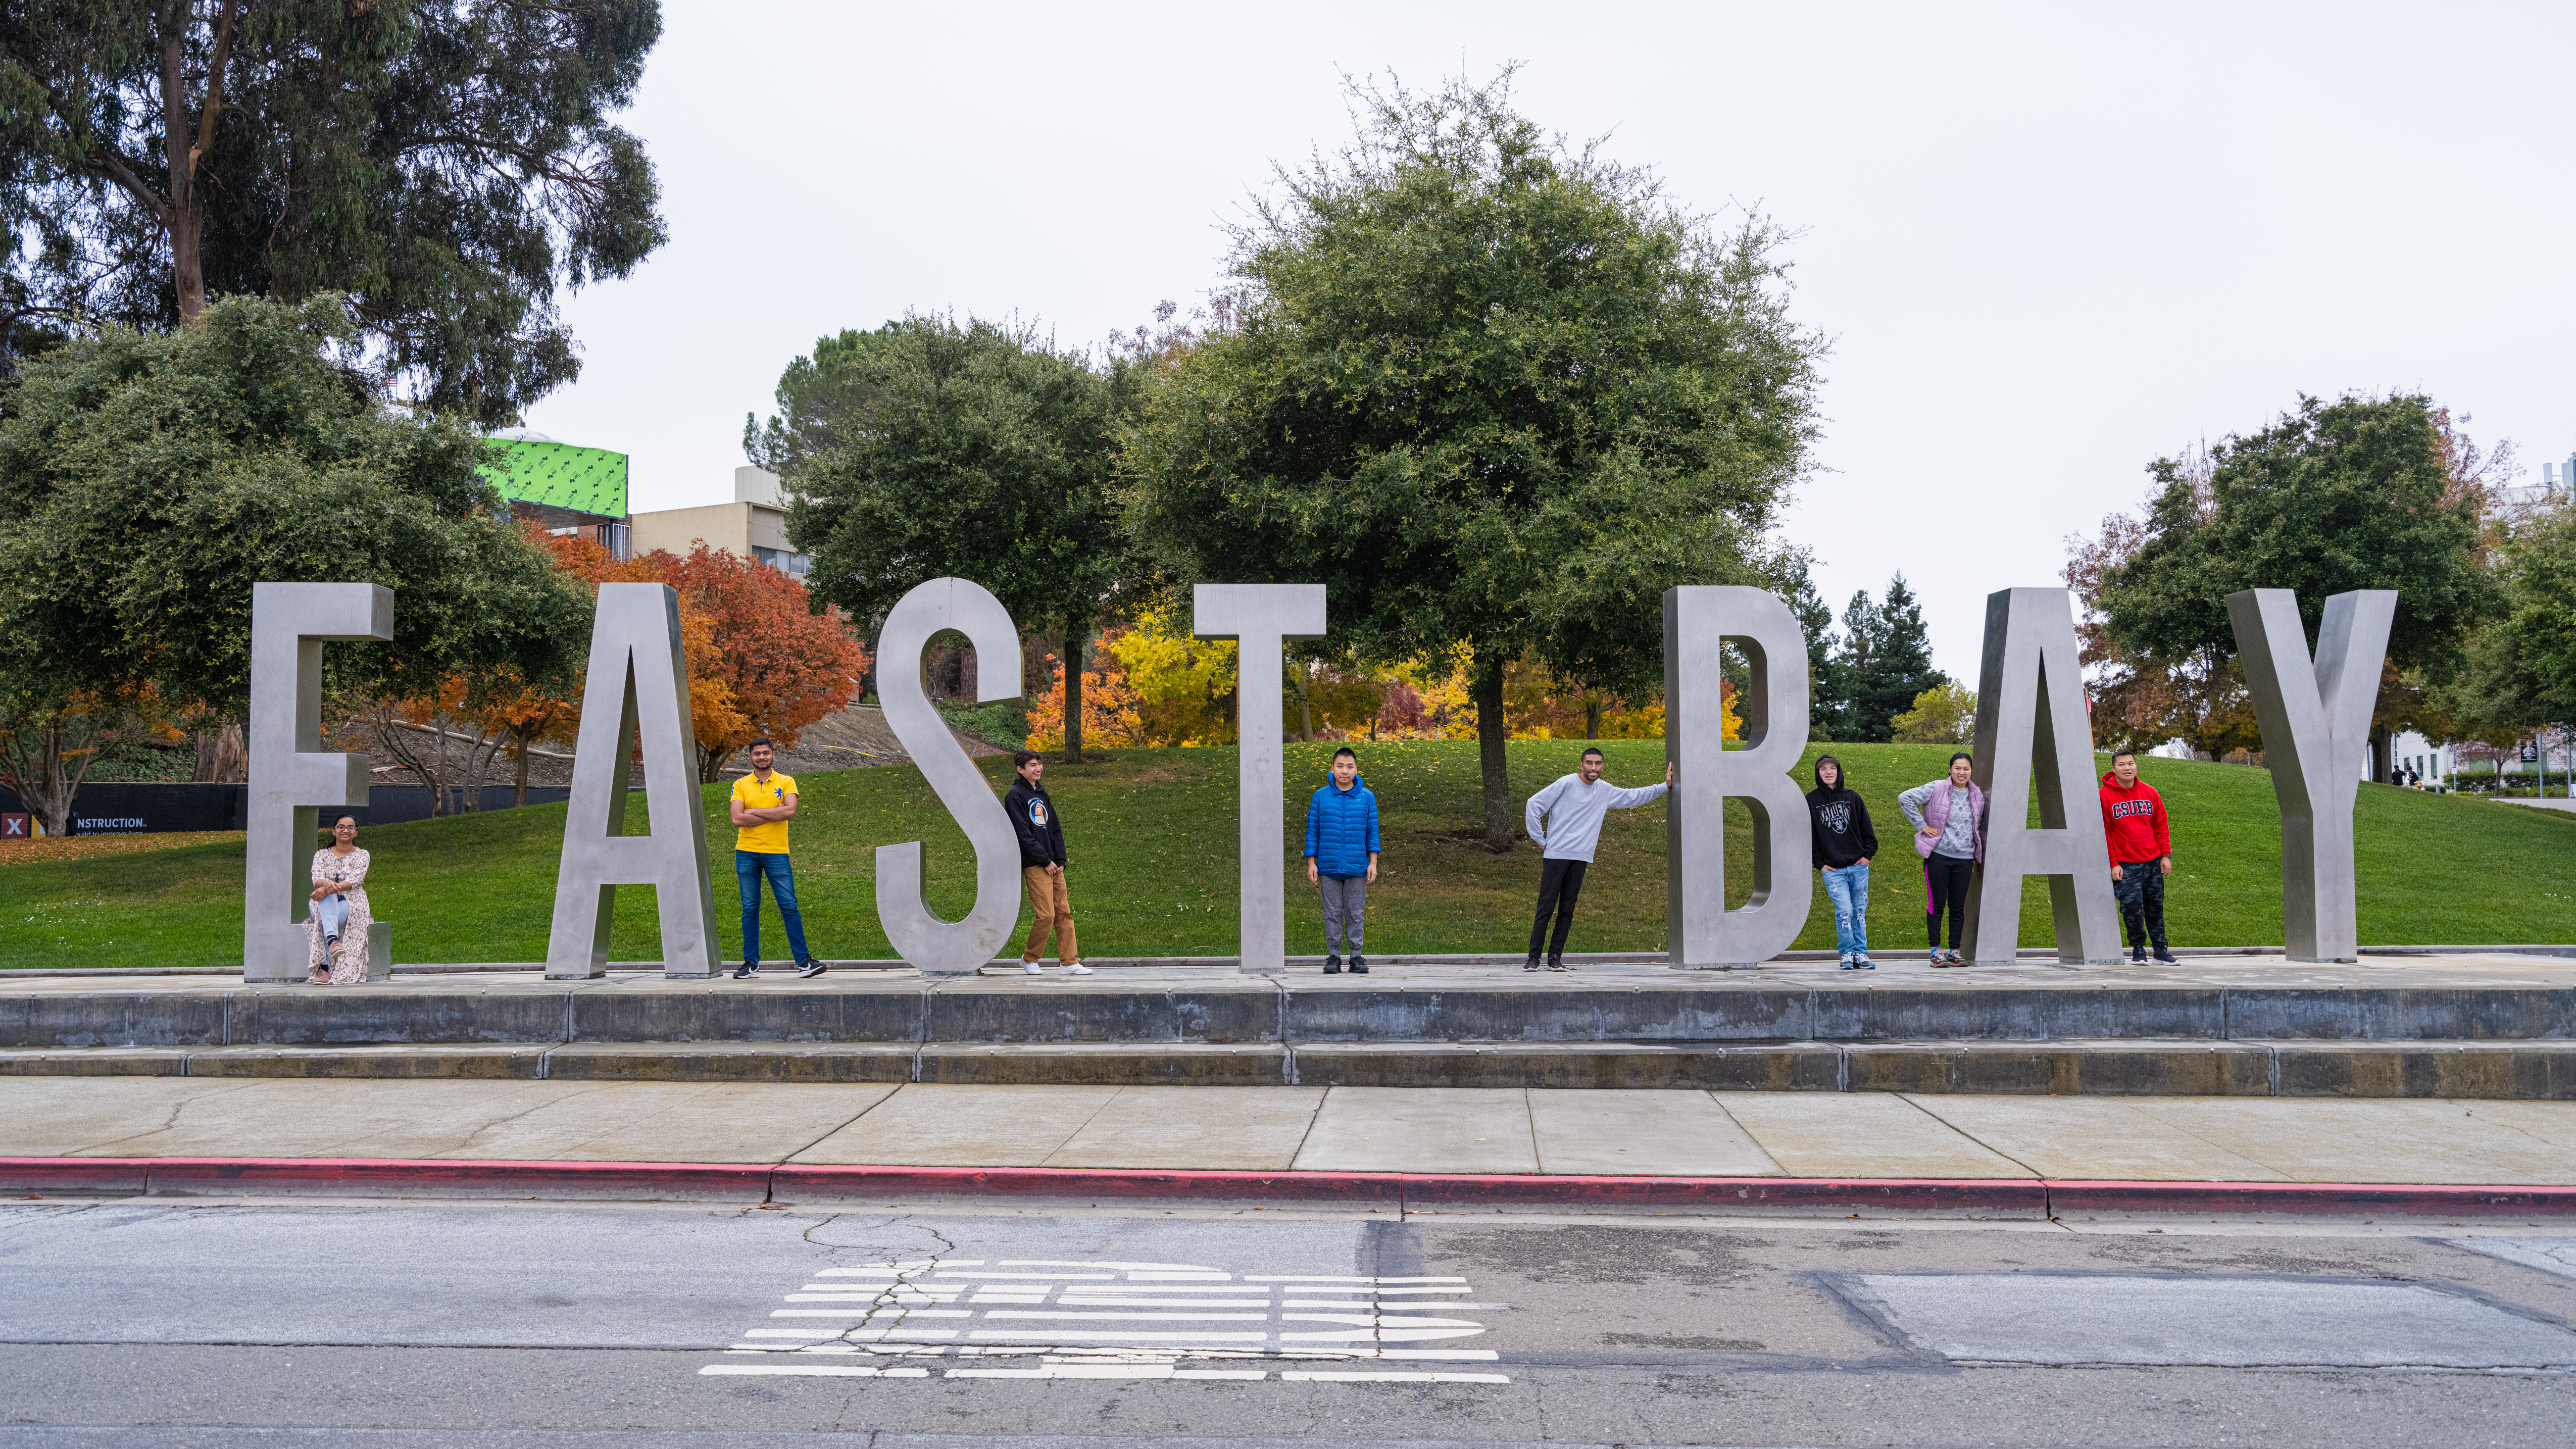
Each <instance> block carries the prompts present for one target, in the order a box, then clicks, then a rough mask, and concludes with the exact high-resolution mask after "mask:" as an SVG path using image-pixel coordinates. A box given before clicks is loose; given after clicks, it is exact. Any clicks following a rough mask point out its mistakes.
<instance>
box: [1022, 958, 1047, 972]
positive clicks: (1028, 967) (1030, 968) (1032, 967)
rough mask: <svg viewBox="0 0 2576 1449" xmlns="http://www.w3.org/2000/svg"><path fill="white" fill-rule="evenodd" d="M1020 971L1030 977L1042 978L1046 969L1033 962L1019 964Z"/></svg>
mask: <svg viewBox="0 0 2576 1449" xmlns="http://www.w3.org/2000/svg"><path fill="white" fill-rule="evenodd" d="M1020 969H1021V970H1023V971H1026V972H1027V973H1029V974H1030V975H1031V976H1044V975H1045V974H1046V968H1045V967H1044V966H1041V965H1039V964H1038V963H1037V962H1035V961H1023V962H1021V963H1020Z"/></svg>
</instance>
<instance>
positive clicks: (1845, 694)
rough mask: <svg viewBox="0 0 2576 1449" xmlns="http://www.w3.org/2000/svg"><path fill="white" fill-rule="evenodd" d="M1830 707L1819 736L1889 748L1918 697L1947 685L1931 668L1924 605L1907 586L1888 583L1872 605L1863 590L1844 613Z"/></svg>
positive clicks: (1830, 679)
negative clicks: (1897, 727)
mask: <svg viewBox="0 0 2576 1449" xmlns="http://www.w3.org/2000/svg"><path fill="white" fill-rule="evenodd" d="M1826 676H1827V680H1826V690H1825V693H1826V695H1827V697H1828V699H1829V700H1830V703H1831V708H1830V710H1829V711H1828V712H1826V713H1824V714H1822V715H1820V717H1819V724H1820V725H1821V726H1823V728H1822V729H1820V731H1819V732H1820V733H1822V734H1824V735H1825V737H1826V738H1828V739H1833V740H1837V741H1841V742H1844V743H1848V744H1884V743H1886V742H1887V741H1888V740H1889V739H1891V738H1892V737H1893V731H1894V728H1895V726H1894V724H1893V721H1894V720H1895V718H1896V717H1897V716H1898V715H1900V714H1903V713H1905V712H1906V711H1907V710H1909V709H1912V708H1913V707H1914V699H1915V696H1917V695H1919V694H1921V693H1923V691H1925V690H1927V689H1933V688H1936V687H1938V686H1939V685H1941V684H1942V683H1944V682H1945V681H1946V680H1947V678H1948V676H1946V675H1944V674H1943V673H1942V672H1941V671H1940V670H1937V669H1935V668H1933V667H1932V644H1931V640H1930V639H1929V638H1928V637H1927V636H1926V634H1925V632H1924V629H1923V607H1922V605H1920V604H1918V603H1917V602H1915V598H1914V591H1913V590H1912V589H1909V588H1907V587H1906V586H1905V575H1903V574H1898V575H1897V576H1896V577H1894V578H1892V579H1890V580H1888V583H1887V597H1886V598H1885V599H1884V600H1882V601H1880V602H1878V603H1875V604H1873V603H1871V602H1870V597H1869V591H1868V590H1867V589H1862V590H1859V591H1857V592H1855V593H1854V594H1853V595H1852V597H1851V603H1850V604H1849V605H1847V606H1845V607H1844V609H1843V637H1842V639H1841V641H1840V647H1838V648H1837V649H1836V650H1835V651H1834V657H1833V658H1832V660H1831V661H1830V662H1829V663H1828V664H1827V666H1826Z"/></svg>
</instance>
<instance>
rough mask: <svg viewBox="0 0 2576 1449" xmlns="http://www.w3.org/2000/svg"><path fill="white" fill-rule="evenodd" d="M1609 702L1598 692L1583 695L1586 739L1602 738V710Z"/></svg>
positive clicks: (1584, 734) (1584, 735)
mask: <svg viewBox="0 0 2576 1449" xmlns="http://www.w3.org/2000/svg"><path fill="white" fill-rule="evenodd" d="M1608 703H1609V701H1608V700H1606V699H1603V698H1602V697H1601V695H1600V694H1599V693H1598V692H1594V693H1588V694H1586V695H1584V696H1583V737H1584V738H1585V739H1587V740H1597V739H1599V738H1601V711H1602V709H1603V707H1604V706H1606V705H1607V704H1608Z"/></svg>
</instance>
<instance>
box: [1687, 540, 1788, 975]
mask: <svg viewBox="0 0 2576 1449" xmlns="http://www.w3.org/2000/svg"><path fill="white" fill-rule="evenodd" d="M1729 639H1731V640H1733V641H1735V644H1736V646H1737V647H1738V648H1740V649H1742V650H1743V651H1744V656H1745V660H1746V662H1747V663H1748V664H1750V665H1751V666H1752V674H1751V680H1750V683H1749V684H1748V685H1747V687H1746V689H1745V691H1744V709H1743V710H1742V714H1743V717H1744V731H1745V748H1743V749H1740V750H1729V749H1727V748H1726V741H1725V736H1724V734H1723V730H1724V728H1725V726H1724V725H1723V723H1722V722H1721V720H1720V715H1721V713H1722V712H1723V711H1724V709H1725V703H1724V695H1723V692H1722V691H1721V689H1720V687H1719V683H1720V678H1721V668H1720V657H1719V645H1720V643H1721V642H1722V641H1724V640H1729ZM1664 709H1665V714H1664V755H1665V758H1667V759H1669V760H1671V761H1672V762H1673V764H1674V766H1675V769H1676V774H1675V777H1674V783H1673V793H1672V805H1671V809H1670V810H1669V811H1667V812H1666V814H1665V816H1664V838H1665V842H1666V846H1665V855H1666V860H1665V866H1664V882H1665V885H1664V888H1665V890H1666V891H1667V892H1668V893H1669V895H1668V901H1667V905H1666V907H1665V919H1666V926H1665V929H1666V930H1667V931H1668V932H1669V933H1670V939H1671V942H1672V945H1671V956H1670V958H1669V960H1670V964H1672V965H1674V966H1679V967H1685V968H1690V969H1697V970H1712V969H1713V970H1724V969H1729V968H1741V967H1747V966H1752V965H1754V964H1756V963H1758V962H1762V961H1767V960H1769V959H1771V958H1772V957H1774V956H1777V955H1779V954H1780V953H1781V952H1783V951H1785V950H1787V949H1789V946H1790V945H1791V943H1793V942H1795V941H1796V940H1797V939H1798V932H1799V930H1800V929H1801V928H1803V927H1804V926H1805V925H1806V924H1807V910H1808V907H1809V906H1810V905H1812V904H1813V903H1814V892H1815V878H1814V873H1813V872H1812V871H1810V870H1809V869H1808V868H1807V860H1808V854H1809V826H1808V823H1807V801H1806V797H1805V795H1804V794H1803V793H1802V792H1801V791H1800V790H1799V789H1798V782H1797V781H1796V780H1795V779H1793V778H1792V777H1791V776H1790V774H1789V772H1790V771H1791V770H1793V769H1796V768H1797V765H1798V757H1799V756H1800V755H1801V754H1803V753H1804V752H1805V751H1806V748H1807V637H1806V634H1805V633H1804V632H1803V631H1802V630H1800V629H1799V627H1798V620H1797V618H1796V616H1794V615H1792V614H1791V613H1790V612H1789V606H1788V605H1786V604H1783V603H1781V602H1780V599H1779V597H1778V596H1777V595H1774V594H1770V593H1766V592H1764V591H1763V590H1761V589H1755V588H1747V587H1745V586H1743V585H1740V584H1723V585H1714V584H1694V585H1690V586H1687V587H1684V588H1677V589H1666V590H1665V591H1664ZM1729 797H1733V798H1737V799H1741V800H1742V801H1744V803H1745V804H1746V805H1748V806H1750V807H1752V811H1753V861H1752V865H1753V890H1752V894H1751V896H1750V897H1749V898H1748V899H1747V900H1746V901H1745V903H1744V906H1743V908H1742V909H1741V910H1733V911H1730V910H1728V909H1727V908H1726V802H1727V800H1728V798H1729Z"/></svg>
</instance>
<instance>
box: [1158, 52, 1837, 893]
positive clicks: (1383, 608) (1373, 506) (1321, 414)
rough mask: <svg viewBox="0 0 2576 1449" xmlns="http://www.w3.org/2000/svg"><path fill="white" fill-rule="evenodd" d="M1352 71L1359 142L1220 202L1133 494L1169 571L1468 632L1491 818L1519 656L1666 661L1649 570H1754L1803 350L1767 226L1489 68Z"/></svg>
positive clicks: (1563, 668)
mask: <svg viewBox="0 0 2576 1449" xmlns="http://www.w3.org/2000/svg"><path fill="white" fill-rule="evenodd" d="M1351 97H1352V101H1353V105H1354V109H1355V110H1356V111H1357V112H1358V113H1359V115H1360V132H1359V136H1358V138H1357V140H1356V142H1355V143H1354V144H1353V145H1352V146H1351V148H1350V149H1348V150H1347V151H1345V152H1343V153H1342V154H1341V155H1340V156H1338V157H1336V158H1333V159H1331V160H1324V159H1321V158H1319V159H1318V160H1317V161H1316V162H1315V163H1314V164H1313V165H1311V166H1309V167H1306V168H1304V169H1302V170H1297V171H1293V172H1292V171H1286V170H1283V171H1282V172H1281V173H1280V177H1279V181H1280V185H1281V188H1282V190H1283V191H1284V193H1285V198H1284V199H1283V200H1281V201H1279V202H1276V203H1267V204H1264V205H1263V206H1262V207H1261V208H1260V210H1259V211H1258V213H1257V216H1256V219H1255V221H1254V223H1253V224H1251V225H1248V226H1246V227H1244V228H1241V229H1239V230H1238V231H1237V233H1236V235H1235V238H1234V241H1235V247H1234V255H1233V258H1232V262H1231V268H1232V272H1233V275H1234V277H1235V278H1236V280H1237V282H1238V283H1239V284H1240V285H1239V289H1238V290H1237V292H1236V293H1235V294H1234V296H1235V306H1234V309H1233V311H1232V313H1231V316H1230V325H1227V326H1224V327H1222V328H1218V329H1211V330H1210V331H1209V332H1207V333H1206V334H1205V335H1203V336H1201V337H1200V338H1198V340H1197V341H1196V343H1195V344H1194V345H1193V346H1190V347H1189V348H1187V349H1186V350H1184V351H1182V352H1181V353H1180V355H1178V356H1177V357H1176V358H1175V359H1174V360H1173V361H1172V362H1171V363H1170V365H1169V366H1167V367H1164V368H1160V369H1157V371H1156V372H1155V373H1154V375H1153V378H1154V380H1153V383H1152V385H1151V386H1150V387H1149V388H1148V389H1147V401H1146V406H1145V410H1144V413H1143V415H1142V416H1141V418H1140V419H1139V421H1138V423H1137V425H1136V426H1135V428H1134V429H1133V430H1132V431H1131V433H1130V434H1129V439H1128V444H1127V450H1126V453H1125V455H1124V459H1123V464H1122V466H1123V476H1124V477H1125V478H1126V480H1127V483H1128V487H1129V495H1128V496H1129V502H1130V509H1131V513H1130V516H1131V520H1132V523H1133V526H1134V527H1135V529H1136V531H1137V534H1138V536H1139V538H1140V539H1142V540H1144V541H1145V542H1146V543H1147V544H1148V545H1149V546H1150V548H1151V549H1152V551H1153V553H1154V556H1155V559H1156V561H1157V563H1158V564H1159V565H1160V566H1161V567H1162V568H1163V569H1164V570H1165V572H1166V573H1167V574H1168V575H1169V576H1171V577H1173V578H1176V579H1181V580H1188V581H1198V580H1207V581H1215V582H1259V581H1302V582H1320V583H1323V584H1324V585H1326V586H1327V587H1328V588H1329V589H1330V591H1331V599H1332V614H1331V626H1332V635H1331V637H1330V638H1329V639H1328V640H1327V641H1325V643H1324V644H1323V645H1322V646H1321V647H1323V648H1325V649H1327V650H1331V651H1334V652H1337V653H1339V652H1348V653H1351V654H1354V655H1356V656H1358V657H1361V658H1365V659H1369V660H1373V661H1377V662H1380V663H1386V662H1392V661H1395V660H1401V659H1408V658H1423V659H1437V658H1445V657H1447V656H1448V655H1449V654H1450V652H1451V651H1452V650H1453V649H1456V648H1458V647H1459V646H1462V645H1463V646H1465V648H1466V649H1467V650H1468V663H1469V670H1468V673H1469V679H1470V681H1471V684H1470V687H1471V690H1472V693H1473V697H1474V700H1475V706H1476V734H1477V738H1478V740H1479V742H1480V744H1481V746H1482V748H1481V749H1480V750H1479V755H1480V756H1481V765H1482V771H1483V777H1484V806H1485V810H1484V814H1485V829H1486V834H1487V839H1488V841H1489V842H1490V843H1491V844H1492V845H1493V846H1494V847H1495V848H1508V845H1509V842H1510V840H1511V838H1512V834H1513V830H1514V827H1515V826H1516V825H1517V824H1518V822H1519V812H1518V811H1516V810H1515V809H1513V808H1512V802H1511V799H1510V795H1509V786H1508V783H1507V781H1506V778H1505V773H1504V754H1503V744H1504V740H1505V738H1506V736H1507V735H1508V733H1509V731H1508V727H1507V724H1506V711H1505V701H1504V671H1505V669H1506V667H1507V666H1508V665H1510V663H1511V662H1512V661H1513V660H1516V659H1518V658H1520V657H1521V656H1522V655H1523V654H1525V653H1527V654H1533V655H1535V656H1536V657H1537V658H1539V659H1541V660H1543V661H1544V662H1545V663H1546V664H1547V666H1548V667H1549V668H1550V669H1551V670H1553V671H1555V672H1556V673H1558V674H1560V675H1562V676H1564V677H1566V678H1569V679H1574V680H1579V681H1582V682H1583V683H1585V684H1586V685H1589V686H1592V687H1595V688H1601V689H1605V690H1611V691H1614V692H1615V690H1616V689H1617V688H1619V687H1621V686H1623V685H1625V684H1627V683H1628V682H1630V681H1632V680H1634V679H1637V678H1641V677H1649V676H1651V675H1652V674H1653V673H1654V672H1655V669H1656V668H1657V667H1658V666H1657V664H1656V661H1658V660H1659V659H1660V653H1661V650H1660V638H1661V633H1662V629H1661V598H1662V594H1663V591H1664V590H1665V589H1666V588H1668V587H1670V586H1672V585H1675V584H1685V583H1691V584H1700V583H1730V582H1738V581H1750V580H1754V579H1757V578H1760V577H1761V576H1762V570H1761V566H1760V563H1759V559H1758V554H1759V548H1760V543H1761V539H1762V536H1763V534H1764V532H1765V530H1767V529H1768V528H1769V527H1770V526H1771V524H1772V522H1773V519H1774V516H1775V514H1776V511H1777V509H1778V508H1779V506H1780V504H1781V501H1782V498H1783V496H1784V494H1785V492H1786V490H1787V488H1788V486H1789V484H1790V483H1791V482H1792V481H1793V480H1794V479H1796V478H1797V477H1798V476H1800V474H1801V472H1802V470H1803V469H1804V467H1805V466H1806V458H1807V448H1808V445H1809V442H1810V440H1811V438H1812V437H1813V435H1814V431H1815V423H1814V414H1813V402H1812V397H1811V390H1812V387H1813V383H1814V375H1813V364H1814V361H1815V359H1816V358H1817V356H1818V355H1819V352H1820V350H1821V348H1820V344H1819V343H1818V342H1817V341H1816V339H1814V338H1813V337H1812V336H1810V335H1809V334H1807V333H1804V332H1802V331H1800V330H1799V329H1798V328H1796V327H1794V326H1793V325H1791V323H1790V322H1789V320H1788V317H1787V313H1786V304H1785V300H1784V298H1783V296H1782V295H1781V290H1780V288H1779V286H1778V283H1779V280H1780V276H1781V272H1780V268H1779V266H1778V264H1777V263H1776V262H1775V261H1774V260H1773V258H1772V253H1773V250H1774V248H1775V247H1776V245H1777V244H1778V242H1779V241H1780V234H1779V233H1778V232H1776V231H1774V230H1772V229H1770V228H1769V227H1767V226H1765V225H1763V224H1761V223H1759V222H1749V223H1747V224H1746V225H1744V226H1743V227H1742V228H1740V229H1739V230H1736V231H1734V232H1733V233H1731V234H1728V235H1718V234H1716V233H1714V232H1713V231H1712V230H1711V229H1710V227H1709V226H1708V224H1707V223H1706V222H1705V221H1704V220H1703V219H1702V218H1699V217H1696V216H1693V215H1690V214H1687V213H1685V212H1683V211H1681V210H1680V209H1678V208H1677V207H1675V206H1674V205H1672V204H1671V203H1670V202H1669V201H1668V200H1667V199H1666V198H1665V197H1664V196H1663V195H1662V193H1661V191H1660V189H1659V187H1658V184H1657V182H1656V181H1655V180H1654V178H1653V177H1652V176H1650V175H1649V174H1648V173H1646V172H1644V171H1640V170H1636V169H1632V168H1629V167H1624V166H1619V165H1616V164H1614V163H1612V162H1610V161H1608V160H1606V159H1604V158H1603V157H1602V156H1601V155H1600V153H1599V151H1598V149H1597V146H1586V147H1582V148H1568V147H1567V146H1566V145H1565V144H1564V143H1563V142H1562V141H1551V140H1550V139H1549V138H1547V137H1545V136H1543V135H1541V133H1540V132H1539V130H1538V128H1537V127H1536V126H1535V125H1534V124H1532V123H1531V122H1530V121H1528V120H1527V119H1525V118H1523V117H1522V116H1520V115H1518V114H1516V113H1515V112H1514V111H1513V110H1512V108H1511V104H1510V96H1509V75H1508V73H1506V75H1505V76H1504V77H1503V78H1502V79H1500V80H1497V81H1496V82H1494V83H1493V84H1491V85H1487V86H1476V85H1472V84H1470V83H1468V82H1465V81H1456V82H1452V83H1450V84H1449V85H1447V86H1446V87H1444V88H1443V89H1442V90H1440V91H1439V92H1437V93H1435V94H1427V95H1415V94H1412V93H1409V92H1407V91H1405V90H1403V89H1402V88H1401V87H1396V86H1390V87H1389V88H1386V89H1378V88H1375V87H1370V86H1364V85H1357V84H1355V85H1354V86H1353V87H1352V90H1351Z"/></svg>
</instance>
